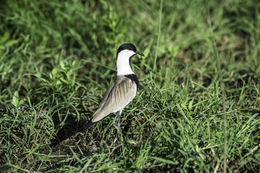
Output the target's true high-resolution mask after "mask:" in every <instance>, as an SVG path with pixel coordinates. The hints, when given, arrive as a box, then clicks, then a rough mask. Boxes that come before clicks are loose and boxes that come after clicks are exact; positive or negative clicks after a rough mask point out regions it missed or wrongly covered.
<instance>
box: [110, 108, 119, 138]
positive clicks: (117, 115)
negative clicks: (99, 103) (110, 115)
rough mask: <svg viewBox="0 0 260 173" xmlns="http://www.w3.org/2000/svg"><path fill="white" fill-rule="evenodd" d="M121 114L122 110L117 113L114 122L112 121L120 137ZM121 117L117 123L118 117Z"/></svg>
mask: <svg viewBox="0 0 260 173" xmlns="http://www.w3.org/2000/svg"><path fill="white" fill-rule="evenodd" d="M120 114H121V111H118V112H117V113H116V116H115V118H114V120H113V122H112V124H113V126H114V127H115V128H116V130H117V135H118V138H119V139H120ZM117 118H118V119H119V120H118V123H117V124H116V119H117Z"/></svg>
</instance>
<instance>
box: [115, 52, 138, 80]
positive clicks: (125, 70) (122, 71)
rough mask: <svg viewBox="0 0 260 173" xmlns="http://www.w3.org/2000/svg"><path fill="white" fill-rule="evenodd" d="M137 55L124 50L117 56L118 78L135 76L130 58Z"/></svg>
mask: <svg viewBox="0 0 260 173" xmlns="http://www.w3.org/2000/svg"><path fill="white" fill-rule="evenodd" d="M134 54H135V52H134V51H132V50H123V51H121V52H119V53H118V55H117V62H116V66H117V76H122V75H128V74H134V72H133V70H132V68H131V66H130V61H129V59H130V57H131V56H133V55H134Z"/></svg>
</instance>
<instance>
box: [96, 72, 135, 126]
mask: <svg viewBox="0 0 260 173" xmlns="http://www.w3.org/2000/svg"><path fill="white" fill-rule="evenodd" d="M136 91H137V86H136V84H135V82H134V81H132V80H131V79H129V78H127V77H124V76H119V77H117V80H116V81H115V82H114V84H113V85H112V86H111V87H110V88H109V90H108V91H107V93H106V94H105V97H104V98H103V100H102V102H101V104H100V106H99V108H98V110H97V111H96V112H95V113H94V114H93V117H92V122H97V121H100V120H101V119H103V118H104V117H106V116H108V115H109V114H111V113H114V112H117V111H119V110H122V109H123V108H124V107H125V106H126V105H128V104H129V103H130V102H131V101H132V100H133V98H134V97H135V95H136Z"/></svg>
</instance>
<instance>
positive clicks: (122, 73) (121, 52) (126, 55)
mask: <svg viewBox="0 0 260 173" xmlns="http://www.w3.org/2000/svg"><path fill="white" fill-rule="evenodd" d="M135 55H141V56H144V54H143V53H142V52H139V51H137V50H136V47H135V45H134V44H132V43H124V44H122V45H121V46H120V47H119V48H118V49H117V54H116V66H117V75H116V79H115V81H114V83H113V84H112V85H111V86H110V87H109V89H108V90H107V91H106V93H105V95H104V97H103V99H102V101H101V103H100V105H99V107H98V108H97V110H96V111H95V112H94V114H93V115H92V117H91V119H90V121H89V122H88V123H87V125H86V126H85V130H86V129H88V128H90V127H92V126H93V125H94V124H96V123H97V122H99V121H101V120H102V119H104V118H105V117H107V116H109V115H110V114H113V113H115V114H116V116H115V117H114V120H113V122H112V124H113V126H114V127H115V128H116V130H117V133H118V135H120V115H121V114H122V111H123V109H124V108H125V107H126V106H127V105H128V104H129V103H130V102H131V101H132V100H133V99H134V98H135V96H136V93H137V90H138V88H139V87H140V85H139V80H138V78H137V76H136V75H135V73H134V72H133V70H132V68H131V59H132V57H133V56H135ZM117 119H118V122H117V123H116V120H117Z"/></svg>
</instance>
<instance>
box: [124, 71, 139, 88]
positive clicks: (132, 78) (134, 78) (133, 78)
mask: <svg viewBox="0 0 260 173" xmlns="http://www.w3.org/2000/svg"><path fill="white" fill-rule="evenodd" d="M125 77H127V78H129V79H131V81H133V82H135V84H136V85H137V89H139V88H140V84H139V80H138V78H137V76H136V75H135V74H128V75H125Z"/></svg>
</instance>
